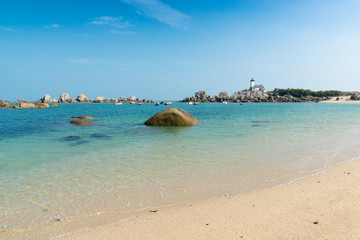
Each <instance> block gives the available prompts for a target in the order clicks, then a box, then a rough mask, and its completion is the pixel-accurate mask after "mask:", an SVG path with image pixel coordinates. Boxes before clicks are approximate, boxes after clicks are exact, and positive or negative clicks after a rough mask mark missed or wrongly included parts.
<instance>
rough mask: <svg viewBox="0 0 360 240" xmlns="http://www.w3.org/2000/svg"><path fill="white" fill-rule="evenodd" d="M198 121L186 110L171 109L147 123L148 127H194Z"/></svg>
mask: <svg viewBox="0 0 360 240" xmlns="http://www.w3.org/2000/svg"><path fill="white" fill-rule="evenodd" d="M197 123H198V120H197V119H196V118H194V117H193V116H191V115H190V114H189V113H188V112H186V111H185V110H182V109H179V108H169V109H166V110H164V111H162V112H159V113H157V114H155V115H154V116H152V117H151V118H150V119H148V120H147V121H146V122H145V125H148V126H193V125H196V124H197Z"/></svg>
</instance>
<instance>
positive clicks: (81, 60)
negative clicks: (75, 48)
mask: <svg viewBox="0 0 360 240" xmlns="http://www.w3.org/2000/svg"><path fill="white" fill-rule="evenodd" d="M68 62H69V63H76V64H94V61H92V60H90V59H88V58H76V59H70V60H69V61H68Z"/></svg>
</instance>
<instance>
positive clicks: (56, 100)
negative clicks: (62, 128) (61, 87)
mask: <svg viewBox="0 0 360 240" xmlns="http://www.w3.org/2000/svg"><path fill="white" fill-rule="evenodd" d="M49 103H59V99H57V98H52V99H51V100H50V101H49Z"/></svg>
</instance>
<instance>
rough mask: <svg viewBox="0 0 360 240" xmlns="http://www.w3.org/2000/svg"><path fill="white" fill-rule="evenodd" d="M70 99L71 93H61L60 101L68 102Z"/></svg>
mask: <svg viewBox="0 0 360 240" xmlns="http://www.w3.org/2000/svg"><path fill="white" fill-rule="evenodd" d="M69 99H70V96H69V94H67V93H63V94H61V95H60V97H59V102H61V103H66V102H68V101H69Z"/></svg>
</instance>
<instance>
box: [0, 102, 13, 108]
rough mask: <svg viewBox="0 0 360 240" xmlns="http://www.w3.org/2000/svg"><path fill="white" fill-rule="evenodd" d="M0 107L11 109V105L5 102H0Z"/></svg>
mask: <svg viewBox="0 0 360 240" xmlns="http://www.w3.org/2000/svg"><path fill="white" fill-rule="evenodd" d="M0 107H11V105H10V104H9V103H7V102H4V101H0Z"/></svg>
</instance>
